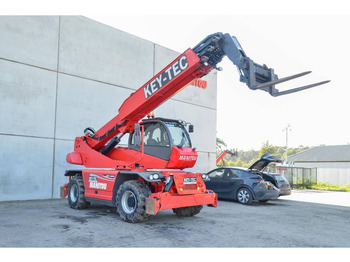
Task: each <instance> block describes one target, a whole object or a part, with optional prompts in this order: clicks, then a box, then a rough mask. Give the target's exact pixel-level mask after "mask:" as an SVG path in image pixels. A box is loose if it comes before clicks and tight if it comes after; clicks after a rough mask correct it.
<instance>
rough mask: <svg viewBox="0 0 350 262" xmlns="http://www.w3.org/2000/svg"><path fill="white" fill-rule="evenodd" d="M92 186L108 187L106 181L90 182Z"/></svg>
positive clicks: (98, 187) (97, 187)
mask: <svg viewBox="0 0 350 262" xmlns="http://www.w3.org/2000/svg"><path fill="white" fill-rule="evenodd" d="M90 188H96V189H104V190H106V189H107V184H106V183H99V182H90Z"/></svg>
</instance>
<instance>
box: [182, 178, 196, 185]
mask: <svg viewBox="0 0 350 262" xmlns="http://www.w3.org/2000/svg"><path fill="white" fill-rule="evenodd" d="M184 184H185V185H188V184H197V178H196V177H184Z"/></svg>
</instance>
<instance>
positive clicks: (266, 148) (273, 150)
mask: <svg viewBox="0 0 350 262" xmlns="http://www.w3.org/2000/svg"><path fill="white" fill-rule="evenodd" d="M266 153H270V154H272V155H274V156H277V155H278V153H279V147H277V146H273V145H271V144H270V142H269V141H268V140H267V141H266V142H265V143H264V144H263V145H262V147H261V148H260V150H259V157H261V156H262V155H264V154H266Z"/></svg>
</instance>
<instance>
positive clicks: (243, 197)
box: [236, 187, 253, 205]
mask: <svg viewBox="0 0 350 262" xmlns="http://www.w3.org/2000/svg"><path fill="white" fill-rule="evenodd" d="M236 200H237V202H238V203H240V204H243V205H250V204H251V203H252V201H253V195H252V193H251V192H250V190H249V189H248V188H245V187H242V188H240V189H238V191H237V194H236Z"/></svg>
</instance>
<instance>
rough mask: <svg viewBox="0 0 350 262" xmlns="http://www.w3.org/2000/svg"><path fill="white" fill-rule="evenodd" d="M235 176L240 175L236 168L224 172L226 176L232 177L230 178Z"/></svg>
mask: <svg viewBox="0 0 350 262" xmlns="http://www.w3.org/2000/svg"><path fill="white" fill-rule="evenodd" d="M234 177H238V176H237V175H236V174H235V172H234V170H232V169H227V172H226V173H225V174H224V178H228V179H230V178H234Z"/></svg>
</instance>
